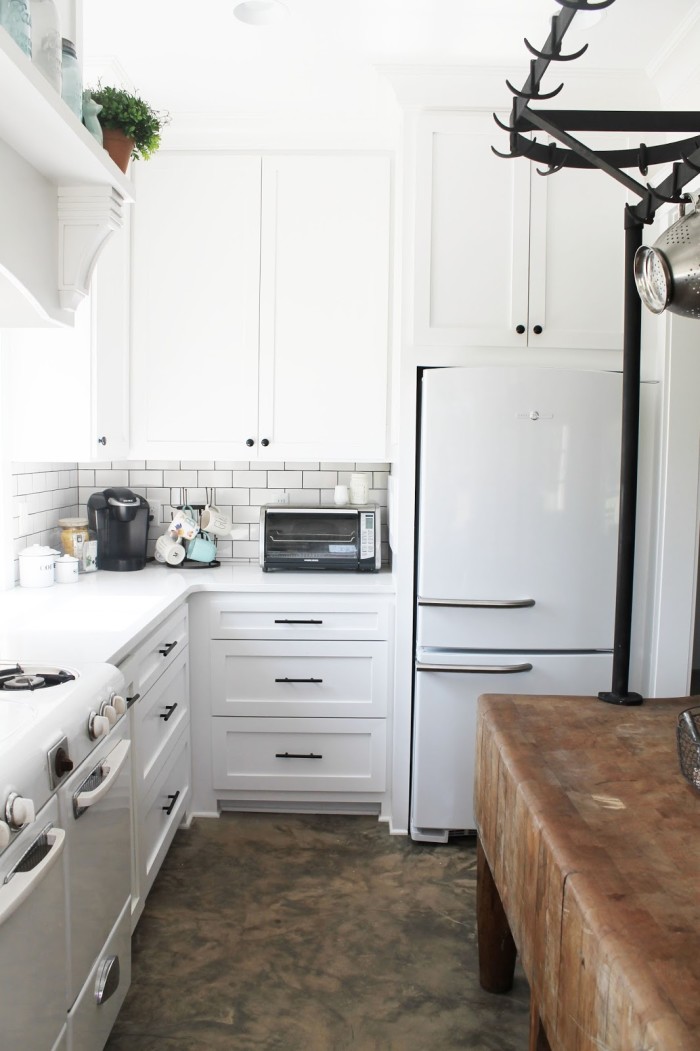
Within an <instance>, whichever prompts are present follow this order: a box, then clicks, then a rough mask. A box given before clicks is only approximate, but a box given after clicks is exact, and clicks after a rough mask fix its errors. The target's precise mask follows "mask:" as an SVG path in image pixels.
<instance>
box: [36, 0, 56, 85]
mask: <svg viewBox="0 0 700 1051" xmlns="http://www.w3.org/2000/svg"><path fill="white" fill-rule="evenodd" d="M30 13H31V18H32V62H33V63H34V65H35V66H36V68H37V69H38V70H39V71H40V72H41V73H43V75H44V76H45V77H46V79H47V80H48V82H49V84H50V85H51V87H52V88H54V89H55V90H56V91H59V92H60V90H61V50H62V42H61V30H60V28H59V21H58V9H57V8H56V4H55V0H30Z"/></svg>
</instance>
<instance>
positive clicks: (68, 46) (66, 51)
mask: <svg viewBox="0 0 700 1051" xmlns="http://www.w3.org/2000/svg"><path fill="white" fill-rule="evenodd" d="M61 98H62V99H63V101H64V102H65V103H66V105H67V106H68V107H69V108H70V109H71V110H72V111H73V113H75V115H76V117H77V118H78V120H79V121H82V119H83V78H82V74H81V72H80V66H79V65H78V56H77V53H76V50H75V44H74V43H73V41H72V40H66V38H65V37H64V38H63V41H62V56H61Z"/></svg>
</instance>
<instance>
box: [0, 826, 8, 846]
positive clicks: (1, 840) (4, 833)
mask: <svg viewBox="0 0 700 1051" xmlns="http://www.w3.org/2000/svg"><path fill="white" fill-rule="evenodd" d="M9 843H10V826H9V825H8V823H7V821H0V850H4V849H5V847H7V846H8V845H9Z"/></svg>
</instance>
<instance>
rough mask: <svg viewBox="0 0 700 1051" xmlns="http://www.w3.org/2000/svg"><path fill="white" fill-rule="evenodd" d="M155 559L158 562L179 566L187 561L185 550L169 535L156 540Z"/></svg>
mask: <svg viewBox="0 0 700 1051" xmlns="http://www.w3.org/2000/svg"><path fill="white" fill-rule="evenodd" d="M155 557H156V561H157V562H167V563H168V565H169V566H178V565H179V564H180V562H183V561H184V559H185V549H184V547H183V546H182V544H181V543H180V541H179V540H175V539H174V538H173V537H172V536H170V534H169V533H164V534H163V536H159V537H158V539H157V540H156V550H155Z"/></svg>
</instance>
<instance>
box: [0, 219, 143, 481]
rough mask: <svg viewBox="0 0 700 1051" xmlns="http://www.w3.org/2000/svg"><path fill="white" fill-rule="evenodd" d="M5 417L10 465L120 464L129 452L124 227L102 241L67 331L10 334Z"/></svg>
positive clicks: (29, 330) (6, 335)
mask: <svg viewBox="0 0 700 1051" xmlns="http://www.w3.org/2000/svg"><path fill="white" fill-rule="evenodd" d="M3 353H6V354H7V356H8V376H9V381H10V382H9V390H10V391H11V397H10V398H8V399H7V403H6V411H8V412H10V414H11V417H12V426H11V428H10V434H11V443H12V447H11V450H10V454H11V457H12V459H13V460H21V461H26V462H29V461H32V460H37V461H44V460H47V461H64V460H65V461H71V460H83V461H89V460H95V461H98V460H122V459H126V457H127V456H128V452H129V404H128V394H129V225H128V220H127V222H126V223H125V226H124V227H123V228H122V229H120V230H117V231H115V232H114V233H113V234H112V236H111V237H110V239H109V240H108V241H107V244H106V245H105V247H104V249H103V251H102V253H101V255H100V258H99V260H98V262H97V265H96V268H95V274H94V276H93V278H92V286H91V292H90V296H89V297H88V299H87V300H86V301H85V302H84V303H83V304H82V305H81V306H80V307H79V308H78V310H77V311H76V315H75V325H74V327H72V328H66V327H53V328H15V329H10V330H8V331H7V332H6V333H4V336H3Z"/></svg>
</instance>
